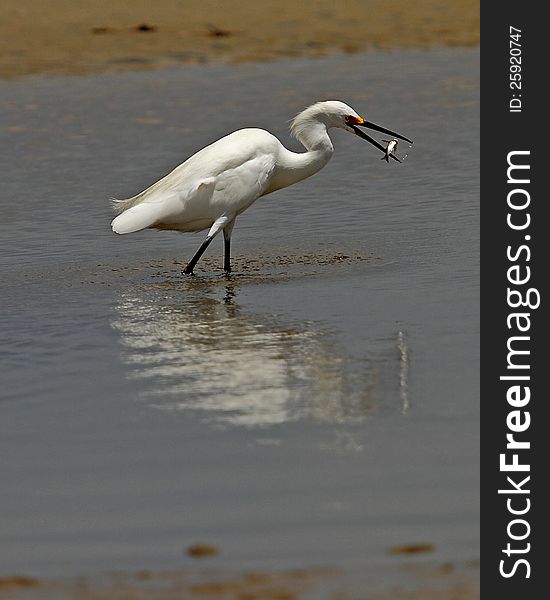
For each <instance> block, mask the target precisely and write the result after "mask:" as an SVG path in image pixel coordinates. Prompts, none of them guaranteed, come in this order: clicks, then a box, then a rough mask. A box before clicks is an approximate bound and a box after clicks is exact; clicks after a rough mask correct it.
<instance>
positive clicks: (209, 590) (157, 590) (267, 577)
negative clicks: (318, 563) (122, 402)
mask: <svg viewBox="0 0 550 600" xmlns="http://www.w3.org/2000/svg"><path fill="white" fill-rule="evenodd" d="M477 568H478V565H468V566H465V567H462V568H458V569H457V568H456V566H455V565H453V564H450V563H448V564H443V565H438V566H430V567H425V566H424V567H422V566H419V565H412V566H409V567H408V568H405V569H403V574H404V575H406V578H405V579H403V580H402V582H401V584H400V585H396V586H395V587H394V588H393V589H392V590H391V591H377V590H378V585H377V584H376V583H372V584H365V589H363V591H362V592H361V594H360V596H359V595H357V593H354V592H351V591H350V589H349V585H348V583H349V582H348V581H347V580H346V578H345V576H344V574H343V573H342V572H341V571H339V570H337V569H330V568H317V569H295V570H290V571H282V572H281V571H274V572H270V571H249V572H246V573H242V574H240V575H228V574H227V573H223V572H220V571H217V570H215V569H212V568H210V569H207V568H205V569H202V570H201V569H196V570H191V569H187V570H181V571H167V572H159V573H154V572H151V571H145V570H143V571H138V572H136V573H131V574H113V575H110V576H106V577H102V578H97V577H96V578H94V579H90V578H85V577H78V578H70V579H67V580H63V579H37V578H29V577H17V576H14V577H4V578H0V599H4V598H10V600H19V599H20V600H23V599H25V600H54V599H55V600H60V599H63V600H121V599H122V598H124V599H126V600H177V599H189V600H195V599H200V598H211V599H214V600H232V599H239V600H300V599H301V598H303V599H304V600H305V599H306V598H331V599H337V600H356V599H357V600H358V599H359V598H361V600H476V599H477V598H479V590H478V589H477V586H476V584H475V583H474V581H475V577H477V575H478V573H477ZM474 571H475V575H474Z"/></svg>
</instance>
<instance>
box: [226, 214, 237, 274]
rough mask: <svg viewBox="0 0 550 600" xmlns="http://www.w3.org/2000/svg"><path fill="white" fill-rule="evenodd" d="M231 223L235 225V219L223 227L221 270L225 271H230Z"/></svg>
mask: <svg viewBox="0 0 550 600" xmlns="http://www.w3.org/2000/svg"><path fill="white" fill-rule="evenodd" d="M233 225H235V219H233V221H231V222H230V223H229V224H228V225H227V227H224V229H223V239H224V244H223V270H224V271H225V272H226V273H231V232H232V231H233Z"/></svg>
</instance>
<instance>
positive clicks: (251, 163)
mask: <svg viewBox="0 0 550 600" xmlns="http://www.w3.org/2000/svg"><path fill="white" fill-rule="evenodd" d="M330 127H339V128H340V129H345V130H346V131H349V132H350V133H355V134H356V135H358V136H359V137H362V138H363V139H365V140H367V141H368V142H370V143H371V144H373V145H374V146H376V148H378V149H379V150H381V151H382V152H384V153H385V150H386V149H385V148H384V147H383V146H382V145H381V144H380V143H379V142H377V141H376V140H375V139H373V138H372V137H370V136H369V135H368V134H367V133H365V132H364V131H362V130H360V129H359V127H367V128H369V129H373V130H374V131H378V132H381V133H386V134H388V135H391V136H392V137H394V138H399V139H401V140H405V141H407V142H410V143H411V144H412V142H411V140H409V139H408V138H406V137H404V136H402V135H400V134H398V133H395V132H393V131H390V130H389V129H386V128H384V127H380V126H379V125H375V124H374V123H371V122H369V121H366V120H365V119H363V117H360V116H359V115H358V114H357V113H356V112H355V111H354V110H353V108H351V107H350V106H348V105H347V104H344V103H343V102H339V101H335V100H329V101H326V102H318V103H317V104H313V105H312V106H310V107H308V108H306V109H305V110H303V111H302V112H301V113H299V114H298V115H297V116H296V117H295V118H294V120H293V121H292V125H291V133H292V135H293V136H294V137H295V138H296V139H297V140H298V141H299V142H300V143H301V144H302V145H303V146H304V147H305V149H306V152H302V153H296V152H291V151H290V150H288V149H287V148H285V147H284V146H283V145H282V144H281V142H280V141H279V140H278V139H277V138H276V137H275V136H273V135H272V134H271V133H269V132H267V131H265V130H263V129H240V130H239V131H235V132H234V133H231V134H229V135H227V136H225V137H223V138H221V139H220V140H218V141H216V142H214V143H213V144H210V145H209V146H207V147H206V148H203V149H202V150H200V151H199V152H197V153H196V154H194V155H193V156H191V157H190V158H188V159H187V160H186V161H185V162H183V163H182V164H181V165H179V166H178V167H176V168H175V169H174V170H173V171H172V172H171V173H169V174H168V175H166V177H163V178H162V179H160V180H159V181H157V182H156V183H154V184H153V185H152V186H150V187H148V188H147V189H146V190H144V191H143V192H141V193H139V194H137V196H133V197H132V198H128V199H126V200H114V201H113V204H114V209H115V210H116V211H117V212H119V213H120V214H119V215H118V216H117V217H116V218H115V219H113V222H112V223H111V226H112V228H113V231H114V232H115V233H121V234H122V233H133V232H135V231H140V230H142V229H147V228H153V229H172V230H176V231H202V230H205V229H208V230H209V231H208V235H207V236H206V239H205V240H204V242H203V243H202V245H201V246H200V248H199V249H198V250H197V252H196V253H195V255H194V256H193V258H192V259H191V260H190V262H189V264H188V265H187V266H186V267H185V269H184V273H187V274H191V273H193V269H194V268H195V265H196V264H197V262H198V260H199V259H200V257H201V256H202V255H203V254H204V252H205V250H206V248H207V247H208V245H209V244H210V242H211V241H212V240H213V239H214V238H215V237H216V235H217V234H218V233H219V232H220V231H222V230H223V235H224V240H225V244H224V270H225V271H227V272H229V271H230V270H231V232H232V231H233V226H234V225H235V219H236V218H237V217H238V216H239V215H240V214H241V213H242V212H243V211H245V210H246V209H247V208H248V207H249V206H250V205H251V204H252V203H253V202H254V201H255V200H257V199H258V198H259V197H260V196H265V195H266V194H270V193H271V192H274V191H275V190H280V189H281V188H285V187H288V186H289V185H292V184H293V183H297V182H298V181H301V180H302V179H305V178H306V177H310V176H311V175H313V174H314V173H316V172H317V171H319V169H321V168H323V167H324V166H325V165H326V164H327V162H328V161H329V160H330V157H331V156H332V153H333V151H334V148H333V146H332V142H331V139H330V137H329V136H328V133H327V129H329V128H330ZM390 156H391V157H392V158H393V159H394V160H396V161H398V162H401V161H400V160H399V159H398V158H397V157H396V156H395V155H394V154H390Z"/></svg>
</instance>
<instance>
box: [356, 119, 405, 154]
mask: <svg viewBox="0 0 550 600" xmlns="http://www.w3.org/2000/svg"><path fill="white" fill-rule="evenodd" d="M358 126H359V127H367V128H368V129H373V130H374V131H379V132H380V133H385V134H386V135H390V136H391V137H393V138H397V139H400V140H404V141H405V142H409V144H412V143H413V142H412V140H409V138H406V137H405V136H403V135H401V134H399V133H395V131H391V129H386V128H385V127H380V125H375V124H374V123H371V122H370V121H363V122H362V123H357V124H355V125H350V127H351V128H352V129H353V131H355V133H356V134H357V135H358V136H359V137H361V138H363V139H364V140H367V142H370V143H371V144H372V145H373V146H375V147H376V148H378V150H381V151H382V152H384V153H385V152H386V149H385V148H384V146H382V144H380V143H378V142H377V141H376V140H375V139H374V138H372V137H371V136H370V135H368V133H365V132H364V131H361V130H360V129H358V128H357V127H358ZM390 156H391V157H392V158H393V159H394V160H396V161H397V162H401V161H400V160H399V159H398V158H397V156H395V154H390Z"/></svg>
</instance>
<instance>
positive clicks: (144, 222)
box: [111, 200, 159, 234]
mask: <svg viewBox="0 0 550 600" xmlns="http://www.w3.org/2000/svg"><path fill="white" fill-rule="evenodd" d="M122 202H123V203H124V202H128V201H124V200H123V201H122ZM122 210H124V212H123V213H122V214H119V215H118V217H115V218H114V219H113V221H112V222H111V227H112V229H113V231H114V232H115V233H120V234H123V233H134V232H135V231H141V230H142V229H147V227H151V226H152V225H154V224H155V223H156V222H157V220H158V218H159V214H158V209H157V207H156V206H155V205H154V204H151V203H146V202H142V203H140V204H136V205H135V206H129V208H127V209H125V208H124V207H122Z"/></svg>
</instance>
